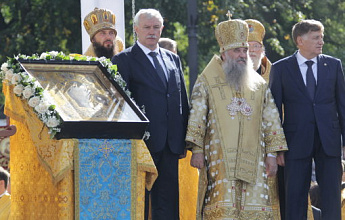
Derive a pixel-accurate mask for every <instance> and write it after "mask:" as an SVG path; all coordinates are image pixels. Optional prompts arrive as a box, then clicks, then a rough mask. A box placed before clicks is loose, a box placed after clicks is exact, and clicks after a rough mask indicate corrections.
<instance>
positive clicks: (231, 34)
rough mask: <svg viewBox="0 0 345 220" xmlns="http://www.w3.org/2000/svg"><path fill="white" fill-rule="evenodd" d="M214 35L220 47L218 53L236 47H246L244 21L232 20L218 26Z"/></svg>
mask: <svg viewBox="0 0 345 220" xmlns="http://www.w3.org/2000/svg"><path fill="white" fill-rule="evenodd" d="M215 35H216V38H217V41H218V44H219V47H220V50H219V52H220V53H223V52H224V51H226V50H229V49H234V48H238V47H248V46H249V45H248V41H247V40H248V25H247V23H246V22H245V21H243V20H239V19H232V20H230V18H229V20H228V21H223V22H221V23H219V24H218V26H217V27H216V30H215Z"/></svg>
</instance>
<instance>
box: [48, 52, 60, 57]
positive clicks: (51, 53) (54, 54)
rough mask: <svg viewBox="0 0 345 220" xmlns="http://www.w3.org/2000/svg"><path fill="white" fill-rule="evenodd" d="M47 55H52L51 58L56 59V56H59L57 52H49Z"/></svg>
mask: <svg viewBox="0 0 345 220" xmlns="http://www.w3.org/2000/svg"><path fill="white" fill-rule="evenodd" d="M49 53H50V55H52V56H53V57H56V56H57V55H58V54H59V52H57V51H50V52H49Z"/></svg>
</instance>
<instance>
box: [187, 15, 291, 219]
mask: <svg viewBox="0 0 345 220" xmlns="http://www.w3.org/2000/svg"><path fill="white" fill-rule="evenodd" d="M215 35H216V39H217V41H218V44H219V47H220V53H221V54H220V57H219V56H218V55H214V56H213V58H212V59H211V61H210V62H209V63H208V64H207V66H206V67H205V69H204V70H203V71H202V73H201V74H200V75H199V76H198V79H197V81H196V82H195V86H194V88H193V92H192V96H191V103H192V105H191V111H190V115H189V122H188V127H187V133H186V142H187V148H188V149H192V153H193V155H192V158H191V162H190V164H191V165H192V166H193V167H196V168H198V169H199V171H200V172H199V187H198V189H199V191H198V205H197V216H196V219H197V220H201V219H280V218H279V210H278V207H279V200H278V197H277V194H278V192H277V190H276V189H277V188H276V185H275V184H276V181H275V178H274V176H275V174H276V164H277V160H276V157H278V152H277V151H278V149H279V151H285V150H287V147H286V141H285V138H284V133H283V128H282V127H281V122H280V120H279V114H278V112H277V111H276V108H277V107H276V106H275V103H274V102H270V101H269V100H271V93H270V90H269V89H268V85H267V83H266V82H265V81H264V79H263V78H262V77H261V76H259V75H258V74H257V73H256V72H255V71H254V69H253V68H252V62H251V60H250V58H249V55H248V47H249V45H248V42H247V40H248V35H249V28H248V24H247V23H246V22H245V21H244V20H239V19H233V20H228V21H224V22H221V23H219V24H218V26H217V27H216V30H215ZM200 106H202V108H201V107H200ZM205 109H207V111H206V110H205ZM267 112H270V113H269V114H270V117H265V114H266V113H267ZM272 112H273V113H274V114H273V113H272ZM267 124H270V126H265V125H267ZM229 130H234V131H235V132H229ZM258 131H259V132H258ZM200 134H202V135H200ZM262 134H265V135H266V134H267V136H264V135H262ZM276 134H278V135H276ZM271 138H274V140H275V141H270V140H271ZM209 143H212V144H209ZM280 147H281V148H280ZM210 155H211V156H210ZM279 156H280V155H279ZM215 171H216V172H215ZM271 177H272V179H269V178H271ZM214 183H217V184H216V186H214V185H215V184H214ZM268 186H269V188H268ZM271 186H272V187H271ZM229 189H230V190H229ZM243 192H245V193H243ZM258 195H262V196H260V199H258Z"/></svg>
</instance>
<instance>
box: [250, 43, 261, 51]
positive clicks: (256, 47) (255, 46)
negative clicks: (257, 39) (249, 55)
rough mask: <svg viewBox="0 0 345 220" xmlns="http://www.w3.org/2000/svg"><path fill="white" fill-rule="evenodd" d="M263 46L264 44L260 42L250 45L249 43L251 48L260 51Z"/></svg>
mask: <svg viewBox="0 0 345 220" xmlns="http://www.w3.org/2000/svg"><path fill="white" fill-rule="evenodd" d="M261 48H262V45H259V44H254V45H250V44H249V50H253V51H258V50H260V49H261Z"/></svg>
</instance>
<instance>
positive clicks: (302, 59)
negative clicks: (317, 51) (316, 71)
mask: <svg viewBox="0 0 345 220" xmlns="http://www.w3.org/2000/svg"><path fill="white" fill-rule="evenodd" d="M296 58H297V63H298V66H301V65H303V64H304V65H306V64H305V61H308V59H307V58H305V57H304V56H303V55H302V54H301V53H300V52H299V51H298V52H297V54H296ZM309 60H311V61H314V63H315V64H317V56H316V57H314V58H312V59H309Z"/></svg>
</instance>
